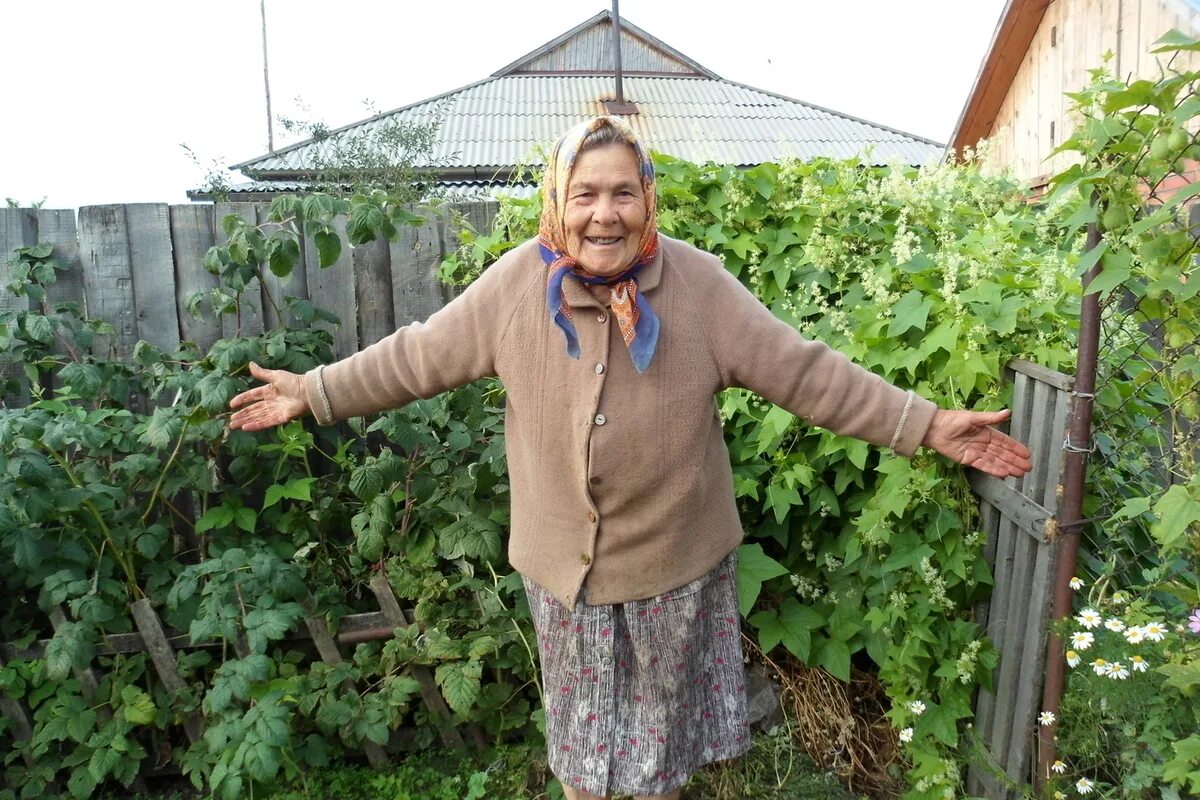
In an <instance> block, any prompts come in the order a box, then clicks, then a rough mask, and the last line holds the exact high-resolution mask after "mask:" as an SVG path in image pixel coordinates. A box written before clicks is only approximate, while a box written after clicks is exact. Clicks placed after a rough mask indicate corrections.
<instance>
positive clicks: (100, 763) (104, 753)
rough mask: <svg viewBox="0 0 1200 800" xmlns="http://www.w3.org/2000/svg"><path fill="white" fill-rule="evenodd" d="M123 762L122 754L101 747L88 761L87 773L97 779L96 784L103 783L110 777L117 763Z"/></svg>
mask: <svg viewBox="0 0 1200 800" xmlns="http://www.w3.org/2000/svg"><path fill="white" fill-rule="evenodd" d="M120 760H121V754H120V753H118V752H117V751H116V750H114V749H112V748H111V747H99V748H97V749H96V750H95V751H94V752H93V753H92V757H91V759H90V760H89V761H88V766H87V771H88V773H89V774H91V776H92V778H94V779H95V781H96V783H100V782H102V781H103V780H104V779H105V778H107V777H108V773H109V772H110V771H111V770H112V768H113V767H115V766H116V765H117V762H118V761H120Z"/></svg>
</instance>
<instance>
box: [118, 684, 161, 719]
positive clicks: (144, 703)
mask: <svg viewBox="0 0 1200 800" xmlns="http://www.w3.org/2000/svg"><path fill="white" fill-rule="evenodd" d="M154 713H155V709H154V701H153V700H151V699H150V695H148V694H146V693H145V692H143V691H141V690H140V689H138V688H137V687H136V686H124V687H122V688H121V714H122V715H123V716H124V717H125V721H126V722H130V723H132V724H134V725H149V724H150V723H151V722H153V721H154Z"/></svg>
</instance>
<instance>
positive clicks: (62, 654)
mask: <svg viewBox="0 0 1200 800" xmlns="http://www.w3.org/2000/svg"><path fill="white" fill-rule="evenodd" d="M94 653H95V648H94V647H93V646H92V643H91V642H90V641H88V640H87V638H86V634H85V632H84V628H83V625H81V624H80V623H78V622H67V623H64V624H62V625H59V626H58V629H57V630H55V631H54V637H53V638H52V639H51V640H50V641H49V643H47V645H46V676H47V677H49V678H50V680H52V681H59V682H61V681H63V680H65V679H66V677H67V675H69V674H70V672H71V670H72V669H73V668H77V669H83V668H85V667H87V665H88V664H89V663H90V662H91V660H92V656H93V655H94Z"/></svg>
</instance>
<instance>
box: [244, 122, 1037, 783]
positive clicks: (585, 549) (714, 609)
mask: <svg viewBox="0 0 1200 800" xmlns="http://www.w3.org/2000/svg"><path fill="white" fill-rule="evenodd" d="M542 189H543V201H544V209H543V212H542V218H541V227H540V231H539V235H538V238H537V239H536V240H532V241H528V242H525V243H524V244H522V245H520V246H518V247H516V248H514V249H513V250H512V251H511V252H509V253H507V254H506V255H505V256H504V257H503V258H501V259H500V260H499V261H497V262H496V263H495V264H494V265H493V266H492V267H490V268H489V269H488V270H486V271H485V272H484V273H483V275H482V276H480V278H479V279H478V280H476V281H475V283H474V284H472V285H471V286H470V287H469V288H468V289H467V290H466V291H465V292H464V293H463V294H462V295H461V296H460V297H458V298H457V299H455V300H454V301H453V302H451V303H450V304H448V305H447V306H446V307H445V308H443V309H441V310H440V311H438V312H437V313H436V314H434V315H433V316H431V317H430V318H429V320H428V321H427V322H425V323H414V324H412V325H409V326H407V327H404V328H401V329H400V330H398V331H396V332H395V333H394V334H392V335H391V336H389V337H388V338H386V339H384V340H382V341H380V342H378V343H377V344H374V345H372V346H371V347H368V348H366V349H365V350H363V351H362V352H360V353H358V354H356V355H353V356H351V357H349V358H347V359H345V360H343V361H339V362H337V363H336V364H331V365H329V366H325V367H320V368H318V369H315V370H313V371H311V372H309V373H308V374H306V375H303V376H301V375H297V374H293V373H288V372H283V371H278V370H265V369H261V368H259V367H258V366H257V365H252V372H253V374H254V376H255V377H256V378H258V379H260V380H262V381H266V385H263V386H259V387H257V388H254V389H251V390H249V391H247V392H244V393H243V394H240V395H238V396H237V397H235V398H234V399H233V401H232V406H233V407H234V408H237V409H239V410H238V411H236V413H234V414H233V415H232V417H231V419H230V426H231V427H233V428H243V429H245V430H259V429H261V428H266V427H269V426H272V425H278V424H280V423H283V422H286V421H287V420H290V419H293V418H295V417H299V416H301V415H303V414H308V413H311V414H313V416H315V417H316V420H317V422H318V423H320V424H323V425H328V424H331V423H333V422H334V421H336V420H339V419H345V418H347V417H353V416H358V415H362V414H369V413H372V412H377V411H380V410H383V409H388V408H394V407H396V406H401V405H404V404H405V403H408V402H410V401H411V400H413V399H415V398H419V397H430V396H431V395H434V394H437V393H438V392H442V391H444V390H446V389H450V388H452V387H455V386H459V385H461V384H465V383H468V382H470V381H474V380H476V379H478V378H482V377H485V376H499V378H500V379H501V381H502V382H503V384H504V386H505V389H506V392H507V399H506V411H505V414H506V417H505V431H506V440H505V441H506V443H507V457H508V470H509V476H510V479H511V485H512V531H511V537H510V540H509V548H508V553H509V560H510V561H511V563H512V565H513V567H514V568H516V570H517V571H518V572H520V574H521V575H522V576H523V578H524V581H525V589H526V592H527V594H528V597H529V606H530V610H531V612H532V614H533V621H534V625H535V627H536V629H537V634H538V646H539V652H540V656H541V664H542V676H543V681H544V689H545V691H544V696H545V699H546V705H547V708H546V734H547V738H548V740H549V757H550V765H551V768H552V769H553V771H554V773H555V774H556V775H557V776H558V777H559V778H560V779H561V780H562V782H563V783H564V785H566V787H567V790H566V791H567V795H568V797H571V798H590V797H598V796H599V797H603V796H607V795H611V794H633V795H635V796H637V797H646V798H649V797H661V798H672V797H678V796H679V791H680V787H681V786H682V785H683V784H684V783H686V782H687V780H688V778H689V776H690V775H691V774H692V773H693V772H695V771H696V770H697V769H698V768H699V767H700V766H701V765H703V764H705V763H708V762H711V761H716V760H720V759H727V758H732V757H734V756H738V755H740V754H742V753H744V752H745V751H746V749H747V748H748V746H749V730H748V725H747V720H746V692H745V675H744V670H743V662H742V652H741V640H740V627H739V615H738V603H737V589H736V581H737V574H736V565H735V562H734V552H735V548H736V547H737V545H738V543H739V542H740V540H741V538H742V528H741V525H740V524H739V521H738V515H737V511H736V508H735V505H734V493H733V481H732V474H731V470H730V466H729V455H728V452H727V450H726V448H725V442H724V439H723V437H722V429H721V420H720V418H719V416H718V414H717V410H716V405H715V403H714V399H713V398H714V395H715V394H716V393H717V392H719V391H721V390H722V389H725V388H727V387H731V386H741V387H746V388H749V389H751V390H753V391H756V392H758V393H759V394H760V395H762V396H763V397H765V398H766V399H768V400H770V401H771V402H773V403H777V404H778V405H780V406H783V407H784V408H786V409H788V410H789V411H791V412H792V413H794V414H796V415H798V416H800V417H802V418H803V419H804V420H806V421H807V422H808V423H810V424H812V425H819V426H821V427H824V428H828V429H829V430H832V431H836V432H837V433H840V434H845V435H849V436H854V437H858V438H861V439H865V440H866V441H869V442H872V443H875V444H878V445H883V446H886V447H889V448H891V449H892V450H893V451H895V452H897V453H901V454H904V455H911V454H912V453H913V452H914V451H915V450H916V449H917V447H919V446H920V445H925V446H927V447H931V448H933V449H934V450H936V451H938V452H940V453H942V454H943V455H945V456H947V457H949V458H951V459H953V460H955V461H957V462H959V463H962V464H967V465H969V466H972V467H976V468H978V469H981V470H984V471H986V472H989V473H991V474H994V475H999V476H1010V475H1014V476H1015V475H1021V474H1023V473H1025V472H1026V471H1028V470H1029V468H1030V464H1029V461H1028V457H1029V451H1028V450H1027V449H1026V448H1025V447H1024V446H1022V445H1021V444H1019V443H1018V442H1016V441H1014V440H1012V439H1010V438H1009V437H1008V436H1006V435H1004V434H1003V433H1000V432H998V431H996V430H994V429H992V428H991V427H989V426H991V425H993V424H996V423H998V422H1001V421H1003V420H1004V419H1005V418H1006V417H1007V412H1000V413H974V412H969V411H946V410H939V409H937V408H936V407H935V406H934V405H933V404H932V403H930V402H928V401H927V400H924V399H922V398H920V397H917V396H915V395H914V394H913V393H911V392H905V391H902V390H900V389H897V388H895V387H893V386H891V385H890V384H888V383H886V382H885V381H884V380H882V379H881V378H879V377H877V376H875V375H873V374H871V373H869V372H867V371H865V370H863V369H861V368H859V367H857V366H855V365H853V364H851V363H850V362H849V361H848V360H847V359H846V358H844V357H843V356H842V355H840V354H839V353H837V352H835V351H833V350H831V349H830V348H829V347H827V346H825V345H824V344H821V343H819V342H813V341H808V340H805V339H804V338H803V337H801V336H800V335H799V334H798V333H797V332H796V331H795V330H794V329H793V328H792V327H791V326H789V325H787V324H785V323H783V322H781V321H780V320H778V319H776V318H775V317H774V316H773V315H772V314H771V313H770V311H768V310H767V309H766V308H764V307H763V306H762V305H761V304H760V303H759V302H758V301H757V300H756V299H755V298H754V296H753V295H752V294H751V293H750V292H748V291H747V290H746V289H745V288H744V287H743V286H742V285H741V284H740V283H739V282H738V281H737V280H736V279H735V278H734V277H733V276H732V275H730V274H729V273H728V272H727V271H726V270H725V269H724V268H723V267H722V265H721V262H720V261H719V260H718V259H717V258H716V257H714V256H712V255H710V254H708V253H704V252H701V251H700V250H697V249H696V248H694V247H692V246H690V245H687V244H685V243H683V242H680V241H677V240H675V239H671V238H669V237H667V236H664V235H662V234H661V233H659V232H658V230H657V228H656V214H655V183H654V171H653V168H652V166H651V163H650V159H649V158H648V157H647V155H646V153H645V151H644V150H643V149H642V147H641V145H640V144H639V143H638V140H637V139H636V138H635V136H634V135H633V133H632V131H631V130H630V129H629V127H628V126H627V125H626V124H625V123H624V122H623V121H622V120H620V119H619V118H616V117H601V118H597V119H594V120H591V121H589V122H586V123H584V124H581V125H579V126H577V127H575V128H573V129H571V130H570V131H568V132H567V133H566V134H565V135H564V136H563V137H562V138H561V139H560V140H559V141H558V143H557V144H556V145H555V146H554V149H553V151H552V154H551V158H550V164H549V166H548V168H547V170H546V177H545V182H544V185H543V187H542Z"/></svg>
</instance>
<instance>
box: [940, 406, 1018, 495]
mask: <svg viewBox="0 0 1200 800" xmlns="http://www.w3.org/2000/svg"><path fill="white" fill-rule="evenodd" d="M1011 415H1012V412H1011V411H948V410H946V409H941V408H940V409H938V411H937V413H936V414H934V416H933V422H932V423H931V424H930V426H929V430H928V432H926V434H925V439H924V440H923V441H922V442H921V444H923V445H925V446H926V447H931V448H933V449H934V450H937V451H938V452H939V453H941V454H942V455H944V456H945V457H946V458H949V459H952V460H954V461H957V462H958V463H959V464H964V465H966V466H968V467H974V468H975V469H977V470H979V471H980V472H986V473H987V474H989V475H995V476H996V477H997V478H1009V477H1014V478H1015V477H1020V476H1021V475H1024V474H1025V473H1026V472H1029V471H1030V470H1031V469H1033V464H1032V463H1031V462H1030V461H1029V448H1028V447H1026V446H1025V445H1023V444H1021V443H1020V442H1018V441H1017V440H1016V439H1014V438H1012V437H1011V436H1009V435H1007V434H1004V433H1001V432H1000V431H998V430H996V429H995V428H993V427H991V426H992V425H997V424H999V423H1001V422H1004V421H1005V420H1006V419H1008V418H1009V417H1010V416H1011Z"/></svg>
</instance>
